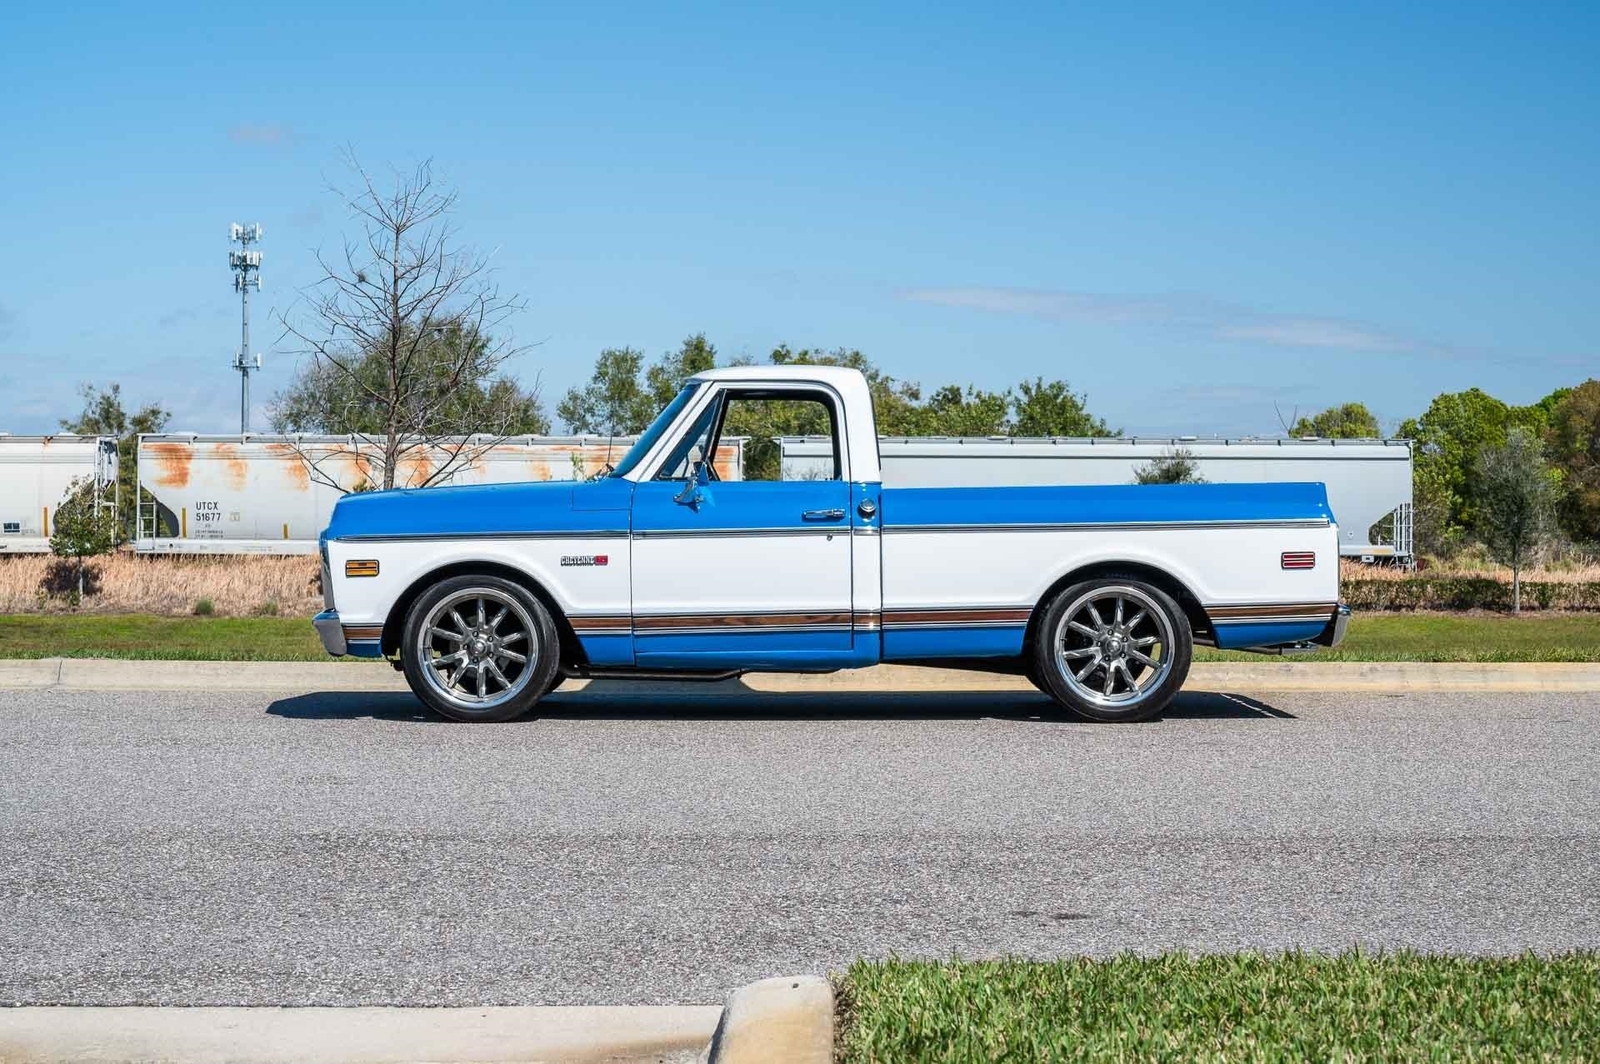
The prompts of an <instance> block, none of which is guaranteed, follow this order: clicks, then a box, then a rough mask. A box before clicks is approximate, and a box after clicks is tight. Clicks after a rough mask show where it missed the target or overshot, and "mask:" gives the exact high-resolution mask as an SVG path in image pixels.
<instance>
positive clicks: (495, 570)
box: [379, 561, 587, 662]
mask: <svg viewBox="0 0 1600 1064" xmlns="http://www.w3.org/2000/svg"><path fill="white" fill-rule="evenodd" d="M453 576H498V577H500V578H501V579H503V580H509V581H511V582H512V583H514V584H519V585H521V586H522V587H523V588H525V589H527V591H528V593H529V594H531V595H532V596H533V597H534V598H536V599H538V600H539V602H540V603H541V604H542V605H543V606H544V608H545V609H547V610H549V611H550V618H551V620H553V621H554V622H555V626H556V638H557V639H558V640H559V641H560V645H561V660H562V661H563V662H582V661H586V660H587V658H586V657H585V655H584V653H583V644H582V643H579V642H578V636H577V633H576V632H574V631H573V628H572V622H571V621H570V620H568V619H567V614H566V611H565V610H563V609H562V608H561V604H560V603H559V602H557V601H556V599H555V596H554V595H552V594H550V591H549V589H548V588H546V587H545V586H544V585H543V584H541V583H540V582H539V581H538V580H536V579H534V577H533V576H531V575H530V574H529V573H527V572H526V571H524V570H522V569H518V568H517V567H515V566H512V565H505V564H503V563H500V562H488V561H460V562H451V563H450V564H448V565H441V566H439V567H438V568H437V569H430V570H428V571H427V572H426V573H423V574H422V575H421V576H419V577H417V578H416V579H415V580H413V581H412V582H411V583H410V585H408V586H407V587H406V589H405V591H404V592H402V593H401V594H400V597H398V598H397V599H395V600H394V605H392V606H390V607H389V614H388V616H387V617H385V618H384V622H383V637H382V640H381V641H380V643H379V646H380V647H381V648H382V650H383V653H384V655H385V656H392V655H395V654H398V653H399V652H400V636H401V633H402V632H403V631H404V629H405V624H406V614H407V613H409V612H410V611H411V604H412V603H414V602H415V601H417V598H418V597H419V596H420V595H421V594H422V593H423V592H424V591H426V590H428V588H430V587H432V586H433V585H434V584H437V583H438V582H439V581H441V580H448V579H450V578H451V577H453Z"/></svg>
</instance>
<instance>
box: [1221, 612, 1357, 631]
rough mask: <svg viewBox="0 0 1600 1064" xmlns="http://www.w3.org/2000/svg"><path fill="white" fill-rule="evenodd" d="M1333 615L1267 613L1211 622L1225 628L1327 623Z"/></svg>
mask: <svg viewBox="0 0 1600 1064" xmlns="http://www.w3.org/2000/svg"><path fill="white" fill-rule="evenodd" d="M1332 616H1333V615H1332V613H1328V614H1321V613H1318V614H1310V613H1291V614H1286V615H1284V616H1281V617H1268V616H1265V615H1262V616H1259V617H1255V616H1252V617H1215V618H1212V621H1211V623H1212V624H1214V625H1221V626H1222V627H1225V628H1237V627H1239V626H1240V625H1252V624H1327V623H1328V621H1329V620H1331V619H1332Z"/></svg>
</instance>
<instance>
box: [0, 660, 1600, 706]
mask: <svg viewBox="0 0 1600 1064" xmlns="http://www.w3.org/2000/svg"><path fill="white" fill-rule="evenodd" d="M596 682H597V683H600V684H602V686H600V687H596V689H595V690H596V692H597V693H598V692H600V691H604V692H605V693H606V694H608V695H611V694H630V693H631V694H640V695H647V694H652V693H660V692H670V693H673V694H676V695H679V696H680V697H681V696H695V697H713V696H714V697H737V696H739V695H747V694H749V693H752V692H754V693H759V694H808V693H811V694H829V693H841V694H842V693H850V692H855V693H873V694H884V693H895V692H906V693H911V692H919V691H944V692H968V693H970V692H981V691H996V692H1001V691H1025V692H1031V691H1032V690H1033V688H1032V686H1031V685H1029V683H1028V681H1027V680H1025V679H1023V678H1022V677H1020V676H1007V675H1003V674H998V673H987V672H965V671H960V670H949V669H929V668H923V667H919V666H914V665H878V666H875V667H873V668H870V669H854V670H849V671H843V672H835V673H825V674H822V675H810V674H803V673H751V674H750V675H748V676H745V677H743V678H742V679H739V680H729V681H724V682H721V683H673V682H656V681H642V682H632V681H630V682H626V683H623V682H610V681H596ZM587 686H589V684H587V683H585V682H584V681H581V680H572V681H568V682H567V683H566V684H565V685H564V686H563V687H562V688H561V694H562V695H565V694H567V693H569V692H575V691H581V690H583V689H584V688H585V687H587ZM1184 686H1185V688H1186V689H1188V690H1191V691H1545V692H1560V691H1569V692H1571V691H1600V664H1591V663H1577V664H1570V663H1555V662H1495V663H1489V664H1473V663H1443V664H1429V663H1421V662H1353V661H1352V662H1342V661H1337V662H1336V661H1263V662H1199V663H1197V664H1196V665H1195V666H1194V667H1193V668H1192V669H1191V670H1190V672H1189V681H1188V683H1186V684H1185V685H1184ZM51 688H54V689H59V690H67V691H181V690H205V691H284V692H298V693H307V692H319V691H334V692H365V691H373V692H377V691H404V690H406V684H405V679H404V678H403V677H402V676H401V675H400V674H399V673H397V672H395V671H394V670H393V669H390V668H388V667H387V666H385V665H382V664H365V663H362V664H357V663H352V662H336V661H120V660H112V659H106V658H43V659H38V660H31V661H20V660H0V689H5V690H40V689H51Z"/></svg>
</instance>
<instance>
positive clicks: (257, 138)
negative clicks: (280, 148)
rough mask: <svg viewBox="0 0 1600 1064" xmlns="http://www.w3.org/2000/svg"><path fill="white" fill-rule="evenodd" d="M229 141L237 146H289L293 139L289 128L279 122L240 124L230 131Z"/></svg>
mask: <svg viewBox="0 0 1600 1064" xmlns="http://www.w3.org/2000/svg"><path fill="white" fill-rule="evenodd" d="M228 139H229V140H231V141H233V142H234V143H235V144H263V145H268V146H273V145H279V144H287V143H288V142H289V141H290V140H291V139H293V134H292V133H291V132H290V130H289V127H288V126H286V125H283V124H281V123H278V122H240V123H239V124H238V125H235V126H233V127H231V128H230V129H229V130H228Z"/></svg>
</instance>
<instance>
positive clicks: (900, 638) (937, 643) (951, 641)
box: [883, 624, 1027, 661]
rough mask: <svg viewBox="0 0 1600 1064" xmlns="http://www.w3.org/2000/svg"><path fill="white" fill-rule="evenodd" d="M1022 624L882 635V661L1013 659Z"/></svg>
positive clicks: (1019, 648) (1023, 628) (908, 630)
mask: <svg viewBox="0 0 1600 1064" xmlns="http://www.w3.org/2000/svg"><path fill="white" fill-rule="evenodd" d="M1026 631H1027V626H1026V625H1022V624H1019V625H1016V626H1014V627H1013V626H1010V625H1006V626H1003V627H1002V626H990V627H983V628H905V629H900V630H894V629H891V630H889V631H886V632H884V633H883V660H884V661H915V660H917V659H918V658H1014V657H1016V656H1017V655H1019V654H1021V653H1022V636H1023V633H1024V632H1026Z"/></svg>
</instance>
